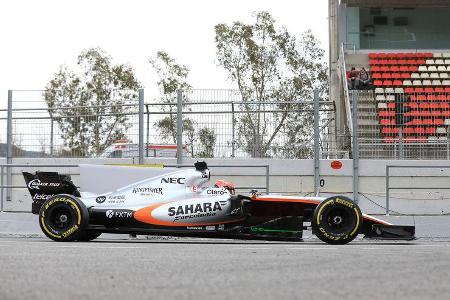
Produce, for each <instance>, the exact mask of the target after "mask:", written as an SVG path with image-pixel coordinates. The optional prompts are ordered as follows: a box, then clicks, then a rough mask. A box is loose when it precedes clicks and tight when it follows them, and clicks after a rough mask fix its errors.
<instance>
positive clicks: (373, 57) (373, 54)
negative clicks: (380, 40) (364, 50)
mask: <svg viewBox="0 0 450 300" xmlns="http://www.w3.org/2000/svg"><path fill="white" fill-rule="evenodd" d="M369 58H370V59H377V58H378V53H369Z"/></svg>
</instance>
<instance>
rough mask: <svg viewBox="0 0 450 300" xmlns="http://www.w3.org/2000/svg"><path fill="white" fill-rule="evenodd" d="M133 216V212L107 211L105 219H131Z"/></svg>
mask: <svg viewBox="0 0 450 300" xmlns="http://www.w3.org/2000/svg"><path fill="white" fill-rule="evenodd" d="M132 215H133V212H131V211H125V210H112V209H109V210H107V211H106V217H107V218H108V219H112V218H121V219H123V218H131V216H132Z"/></svg>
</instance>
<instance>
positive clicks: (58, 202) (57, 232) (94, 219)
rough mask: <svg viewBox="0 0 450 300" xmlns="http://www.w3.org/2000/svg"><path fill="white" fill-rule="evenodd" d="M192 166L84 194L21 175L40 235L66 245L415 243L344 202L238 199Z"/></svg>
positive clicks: (49, 179) (407, 231)
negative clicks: (122, 240)
mask: <svg viewBox="0 0 450 300" xmlns="http://www.w3.org/2000/svg"><path fill="white" fill-rule="evenodd" d="M194 167H195V168H192V169H183V170H179V171H175V172H172V173H169V174H164V175H160V176H156V177H151V178H148V179H145V180H142V181H139V182H136V183H133V184H130V185H127V186H124V187H122V188H119V189H117V190H115V191H112V192H109V193H105V194H97V195H83V196H82V195H81V194H80V193H79V191H78V190H77V188H76V187H75V186H74V184H73V183H72V182H71V180H70V178H69V177H68V176H66V175H61V174H58V173H56V172H37V173H36V174H31V173H24V177H25V181H26V183H27V186H28V189H29V191H30V193H31V196H32V198H33V200H34V202H33V213H36V214H39V224H40V226H41V229H42V231H43V232H44V234H45V235H46V236H47V237H49V238H50V239H52V240H55V241H61V242H62V241H76V240H77V241H89V240H93V239H95V238H97V237H98V236H100V234H102V233H129V234H139V235H164V236H187V237H207V238H236V239H265V240H293V241H301V240H302V234H303V230H305V229H310V228H311V229H312V232H313V234H315V235H316V236H317V237H318V238H319V239H321V240H322V241H324V242H326V243H329V244H346V243H348V242H350V241H352V240H353V239H354V238H355V237H356V236H357V235H358V234H364V235H365V236H366V237H369V238H378V239H400V240H411V239H414V233H415V228H414V226H399V225H392V224H390V223H388V222H385V221H383V220H380V219H378V218H375V217H372V216H368V215H366V214H362V213H361V210H360V208H359V207H358V205H357V204H356V203H355V202H353V201H352V200H350V199H349V198H347V197H343V196H334V197H330V198H324V197H301V196H280V195H271V194H267V195H257V194H253V195H251V196H243V195H236V194H235V189H234V185H233V184H232V183H229V182H226V181H223V180H219V181H218V182H216V184H214V185H209V184H208V183H209V180H210V172H209V170H208V167H207V164H206V163H205V162H197V163H196V164H195V166H194Z"/></svg>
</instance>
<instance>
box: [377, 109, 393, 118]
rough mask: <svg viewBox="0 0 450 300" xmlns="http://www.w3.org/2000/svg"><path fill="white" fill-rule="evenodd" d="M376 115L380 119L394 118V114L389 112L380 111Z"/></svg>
mask: <svg viewBox="0 0 450 300" xmlns="http://www.w3.org/2000/svg"><path fill="white" fill-rule="evenodd" d="M378 114H379V116H380V117H381V118H390V117H395V112H394V111H389V110H380V112H379V113H378Z"/></svg>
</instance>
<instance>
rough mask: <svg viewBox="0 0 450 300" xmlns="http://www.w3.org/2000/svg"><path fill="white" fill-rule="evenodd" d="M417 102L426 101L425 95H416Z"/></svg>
mask: <svg viewBox="0 0 450 300" xmlns="http://www.w3.org/2000/svg"><path fill="white" fill-rule="evenodd" d="M417 101H427V96H425V95H417Z"/></svg>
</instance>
